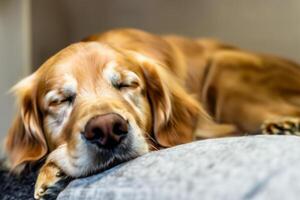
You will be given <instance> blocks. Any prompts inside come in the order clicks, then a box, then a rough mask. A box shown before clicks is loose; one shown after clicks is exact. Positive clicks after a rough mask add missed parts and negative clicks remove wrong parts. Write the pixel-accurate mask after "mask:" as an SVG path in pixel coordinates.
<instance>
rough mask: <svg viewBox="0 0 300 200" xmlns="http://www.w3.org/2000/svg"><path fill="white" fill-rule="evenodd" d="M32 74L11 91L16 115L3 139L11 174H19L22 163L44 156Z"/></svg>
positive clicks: (45, 145)
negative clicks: (15, 105) (14, 100)
mask: <svg viewBox="0 0 300 200" xmlns="http://www.w3.org/2000/svg"><path fill="white" fill-rule="evenodd" d="M35 81H36V76H35V74H33V75H31V76H29V77H27V78H25V79H23V80H21V81H20V82H19V83H18V84H17V85H16V86H14V87H13V88H12V92H14V93H15V95H16V97H17V100H18V101H17V104H18V113H17V115H16V117H15V119H14V122H13V124H12V126H11V127H10V129H9V132H8V135H7V137H6V146H5V147H6V151H7V156H8V159H9V160H8V161H9V164H10V168H11V170H12V171H15V172H20V171H22V170H23V168H24V167H25V165H26V164H28V163H30V162H33V161H37V160H39V159H41V158H42V157H43V156H44V155H45V154H46V153H47V143H46V140H45V137H44V134H43V132H42V127H41V119H40V114H39V110H38V106H37V91H36V90H37V89H36V86H35Z"/></svg>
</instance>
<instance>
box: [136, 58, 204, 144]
mask: <svg viewBox="0 0 300 200" xmlns="http://www.w3.org/2000/svg"><path fill="white" fill-rule="evenodd" d="M141 65H142V70H143V73H144V76H145V79H146V87H147V88H146V89H147V95H148V99H149V101H150V103H151V108H152V116H153V120H152V121H153V132H154V135H155V138H156V140H157V142H158V143H159V144H160V145H161V146H164V147H170V146H174V145H177V144H182V143H187V142H190V141H192V140H193V139H194V138H195V137H194V131H195V128H196V125H197V122H198V121H199V120H202V121H209V116H208V114H206V112H205V111H204V109H203V108H202V107H201V106H200V104H199V103H198V102H197V100H196V99H195V98H194V97H193V96H192V95H191V94H188V93H187V91H185V89H184V88H183V87H182V86H181V84H180V83H181V82H180V80H178V79H177V78H176V77H175V76H174V75H173V73H172V72H171V71H169V70H168V69H167V67H165V66H163V65H162V64H160V63H156V62H155V61H153V60H149V59H142V64H141Z"/></svg>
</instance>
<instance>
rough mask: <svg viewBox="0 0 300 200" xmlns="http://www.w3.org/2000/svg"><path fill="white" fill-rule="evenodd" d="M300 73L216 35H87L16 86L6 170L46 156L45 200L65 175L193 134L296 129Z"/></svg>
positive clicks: (40, 184) (40, 181)
mask: <svg viewBox="0 0 300 200" xmlns="http://www.w3.org/2000/svg"><path fill="white" fill-rule="evenodd" d="M299 77H300V66H299V65H298V64H297V63H294V62H292V61H289V60H286V59H283V58H278V57H276V56H270V55H263V54H257V53H252V52H248V51H246V50H242V49H239V48H237V47H234V46H232V45H228V44H225V43H222V42H219V41H216V40H211V39H201V38H199V39H198V38H196V39H195V38H194V39H192V38H186V37H181V36H176V35H165V36H159V35H155V34H151V33H148V32H144V31H141V30H136V29H116V30H111V31H108V32H105V33H102V34H98V35H92V36H90V37H88V38H86V39H84V40H83V41H81V42H79V43H75V44H72V45H70V46H68V47H66V48H65V49H63V50H61V51H60V52H58V53H57V54H55V55H54V56H52V57H51V58H50V59H48V60H47V61H46V62H45V63H44V64H43V65H42V66H41V67H40V68H39V69H38V70H37V71H36V72H34V73H33V74H32V75H30V76H28V77H26V78H25V79H23V80H21V81H20V82H19V83H17V84H16V86H14V87H13V89H12V91H13V92H14V93H15V94H16V97H17V99H18V101H17V102H18V105H19V111H18V113H17V115H16V118H15V120H14V122H13V124H12V126H11V128H10V130H9V133H8V135H7V140H6V151H7V156H8V160H9V163H10V169H11V170H12V171H13V172H20V171H22V170H23V169H24V168H25V167H26V166H28V165H33V164H34V163H38V162H40V161H41V160H45V161H44V164H43V166H42V167H41V169H40V171H39V175H38V178H37V182H36V185H35V198H36V199H41V198H43V197H44V196H45V195H47V194H49V193H51V188H53V187H55V185H56V184H57V183H58V182H59V181H60V180H62V179H64V178H65V177H72V178H77V177H82V176H87V175H90V174H94V173H97V172H100V171H103V170H104V169H107V168H109V167H112V166H114V165H116V164H118V163H121V162H124V161H127V160H130V159H133V158H135V157H138V156H141V155H143V154H145V153H147V152H149V151H152V150H157V149H161V148H167V147H172V146H175V145H179V144H184V143H188V142H191V141H194V140H196V139H206V138H216V137H225V136H238V135H245V134H247V135H251V134H292V135H299V134H300V133H299V132H300V131H299V129H300V126H299V118H300V78H299Z"/></svg>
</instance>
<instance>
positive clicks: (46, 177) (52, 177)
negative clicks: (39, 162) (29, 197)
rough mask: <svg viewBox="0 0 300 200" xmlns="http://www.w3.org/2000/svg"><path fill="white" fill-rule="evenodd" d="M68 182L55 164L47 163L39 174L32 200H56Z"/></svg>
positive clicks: (68, 179)
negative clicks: (33, 199)
mask: <svg viewBox="0 0 300 200" xmlns="http://www.w3.org/2000/svg"><path fill="white" fill-rule="evenodd" d="M70 180H71V179H70V178H69V177H68V176H66V175H65V174H64V173H63V172H62V171H61V169H59V168H58V167H57V166H56V165H55V164H53V163H47V164H45V165H44V166H43V167H42V168H41V170H40V172H39V175H38V178H37V181H36V183H35V188H34V198H35V199H39V200H50V199H56V197H57V195H58V194H59V192H61V191H62V190H63V189H64V188H65V187H66V186H67V184H68V183H69V182H70Z"/></svg>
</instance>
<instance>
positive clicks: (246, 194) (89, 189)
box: [58, 136, 300, 200]
mask: <svg viewBox="0 0 300 200" xmlns="http://www.w3.org/2000/svg"><path fill="white" fill-rule="evenodd" d="M58 199H59V200H66V199H72V200H76V199H78V200H84V199H95V200H97V199H103V200H127V199H128V200H156V199H159V200H167V199H168V200H169V199H172V200H173V199H174V200H176V199H182V200H187V199H190V200H193V199H195V200H199V199H201V200H205V199H222V200H226V199H228V200H235V199H273V200H276V199H278V200H282V199H300V137H295V136H245V137H234V138H222V139H210V140H203V141H197V142H193V143H190V144H185V145H180V146H176V147H173V148H170V149H165V150H161V151H157V152H151V153H148V154H146V155H144V156H141V157H139V158H136V159H134V160H132V161H129V162H127V163H124V164H122V165H119V166H116V167H114V168H112V169H110V170H108V171H105V172H103V173H100V174H97V175H94V176H90V177H86V178H82V179H77V180H74V181H72V182H71V183H70V184H69V186H68V187H67V188H66V189H65V190H64V191H63V192H62V193H60V195H59V197H58Z"/></svg>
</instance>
